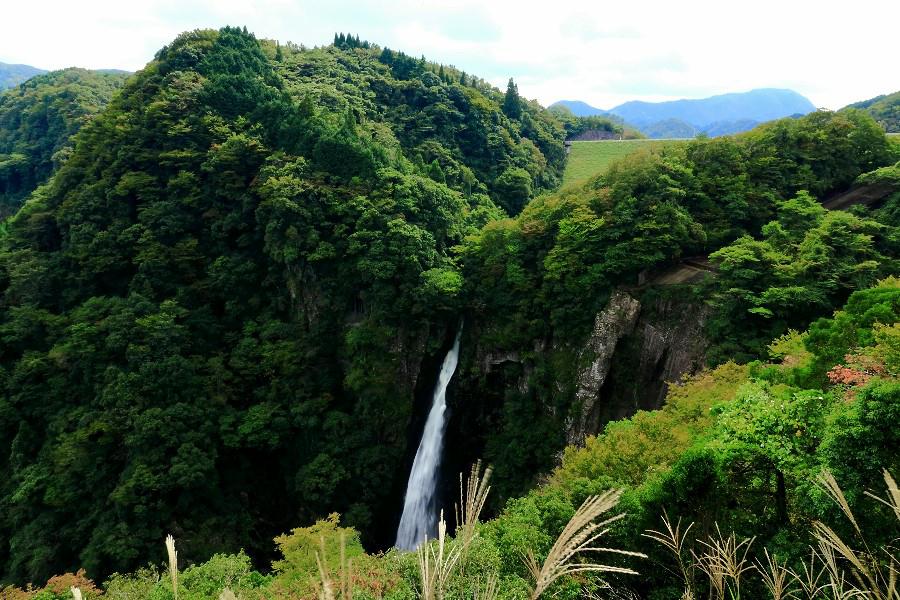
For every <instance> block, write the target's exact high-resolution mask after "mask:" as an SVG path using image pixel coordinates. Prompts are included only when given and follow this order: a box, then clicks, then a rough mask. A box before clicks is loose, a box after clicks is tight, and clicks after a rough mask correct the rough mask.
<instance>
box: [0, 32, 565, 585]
mask: <svg viewBox="0 0 900 600" xmlns="http://www.w3.org/2000/svg"><path fill="white" fill-rule="evenodd" d="M503 102H504V96H503V94H502V93H501V92H499V91H498V90H495V89H493V88H490V87H489V86H487V85H486V84H484V83H483V82H481V81H478V80H473V79H472V78H470V77H468V76H464V74H461V73H458V72H457V71H455V70H452V69H449V68H441V67H440V65H436V64H432V63H426V62H425V61H424V60H418V59H412V58H409V57H407V56H405V55H403V54H401V53H397V52H392V51H389V50H386V49H381V48H377V47H374V46H371V45H368V44H360V43H359V42H358V41H354V43H349V42H346V41H344V43H342V44H340V46H339V47H335V46H330V47H326V48H318V49H312V50H310V49H304V48H300V47H294V46H288V47H281V46H276V44H274V43H270V42H264V43H260V42H258V41H257V40H256V39H255V38H254V37H253V36H252V35H250V34H248V33H247V32H246V30H238V29H233V28H225V29H223V30H221V31H195V32H191V33H186V34H184V35H182V36H180V37H179V38H178V39H177V40H176V41H175V42H173V43H172V44H171V45H169V46H167V47H166V48H163V49H162V50H161V51H160V52H159V53H158V54H157V56H156V59H155V60H154V61H153V62H151V63H150V64H148V65H147V67H146V68H145V69H143V70H142V71H141V72H139V73H137V74H136V75H134V76H133V77H131V78H130V79H129V80H128V81H127V82H126V84H125V86H124V87H123V88H122V90H121V91H120V92H119V93H117V94H115V95H114V97H113V99H112V101H111V103H110V105H109V106H108V107H107V108H106V110H104V111H102V112H101V113H99V114H98V115H96V116H95V117H94V118H92V119H90V120H89V122H88V123H87V125H85V126H84V127H83V128H82V129H81V131H80V132H79V133H78V134H77V136H76V144H75V146H74V149H73V150H72V151H71V155H70V156H69V158H68V159H67V160H66V161H65V163H64V164H63V165H62V167H61V168H60V170H59V171H58V172H57V173H56V174H55V175H54V176H53V178H52V179H51V181H50V183H49V184H48V185H46V186H41V187H39V188H38V189H37V190H36V191H35V192H34V193H32V195H31V197H30V198H29V201H28V202H27V203H25V204H24V206H23V207H22V208H21V209H20V210H19V211H18V212H17V213H16V214H15V215H14V216H13V217H12V218H11V219H10V220H9V222H8V229H7V231H6V233H5V234H4V236H3V237H2V240H0V243H2V251H0V292H2V302H0V335H2V345H0V385H2V388H3V393H2V394H0V473H2V481H0V496H2V500H0V503H2V505H3V506H4V510H3V511H2V514H0V538H2V539H4V540H7V541H8V543H5V544H3V545H0V565H2V574H0V580H3V581H10V580H12V581H19V582H25V581H32V580H33V581H37V580H41V579H46V577H47V576H49V575H50V574H52V573H54V572H61V571H64V570H75V569H77V568H79V567H85V568H87V569H88V571H89V572H91V573H92V574H96V575H99V576H102V575H103V574H108V573H110V572H112V571H114V570H118V571H123V570H127V569H131V568H134V567H135V566H137V565H138V564H141V563H143V562H144V561H145V560H146V557H147V556H153V555H154V553H153V551H152V550H151V549H152V548H155V547H156V546H157V545H158V542H159V539H161V536H162V535H163V534H164V532H172V533H174V534H175V535H176V536H178V537H179V539H180V540H184V542H183V543H182V545H181V547H180V555H181V556H183V557H184V558H185V559H187V560H192V559H193V558H198V557H207V556H209V555H210V554H212V553H213V552H215V551H219V550H223V549H234V548H239V547H243V548H246V549H247V550H248V551H249V552H251V553H252V554H253V555H254V556H255V557H256V558H258V559H260V560H262V561H263V562H266V558H267V556H269V554H270V553H271V551H272V547H271V539H272V537H273V536H274V535H276V534H278V533H281V532H284V531H287V530H288V529H289V528H290V527H292V526H296V525H297V524H302V523H308V522H311V521H312V520H313V519H315V518H317V517H321V516H322V515H325V514H327V513H329V512H331V511H334V510H337V511H340V512H341V513H342V514H343V515H344V517H345V519H346V520H347V522H349V523H354V524H355V525H356V526H358V527H359V528H360V529H361V530H362V531H364V532H365V536H366V537H365V539H366V541H367V542H369V543H377V544H384V543H386V542H387V541H389V540H390V538H391V536H392V535H393V530H394V528H395V524H396V523H395V522H393V523H392V520H393V519H395V515H396V509H397V506H399V504H400V499H399V498H398V495H399V494H401V493H402V486H403V483H404V481H405V476H406V474H407V473H408V467H409V462H410V461H411V460H412V456H411V453H410V448H412V451H414V449H415V448H414V444H412V443H410V442H409V441H408V438H414V437H415V436H417V435H418V433H417V431H416V428H417V427H419V426H420V425H419V424H418V423H417V422H416V421H415V420H414V419H413V413H414V409H415V406H416V399H417V398H419V397H421V396H422V395H423V394H428V393H429V392H430V389H431V386H432V384H433V374H432V372H431V371H432V370H433V369H434V362H435V360H436V357H438V356H440V355H441V354H442V347H443V345H444V343H445V340H446V339H447V334H448V331H449V330H451V329H452V328H453V327H455V326H456V323H457V319H458V313H459V303H460V291H461V287H462V279H461V275H460V273H459V270H458V267H457V264H456V262H457V251H456V250H455V248H456V247H458V246H459V245H461V244H462V243H463V241H464V238H465V237H466V236H467V235H469V234H472V233H475V232H476V231H477V229H478V228H479V227H480V226H481V225H482V224H483V223H485V222H486V221H487V220H489V219H496V218H500V217H502V216H504V213H503V211H502V210H501V209H500V208H498V206H497V204H495V202H494V200H492V198H495V199H496V201H497V203H499V204H502V205H504V206H505V207H506V208H507V210H509V212H510V213H515V212H517V211H518V209H519V208H520V207H521V205H522V204H524V203H525V202H526V201H527V200H528V197H529V196H530V194H531V193H532V191H534V190H540V189H546V188H548V187H551V186H553V185H555V182H556V181H557V180H558V177H559V173H560V172H561V169H562V165H563V161H564V150H563V145H562V140H563V131H562V128H561V127H560V126H559V124H558V123H557V122H556V121H555V119H553V117H552V116H551V115H549V114H548V113H546V111H544V110H543V109H541V108H540V107H538V106H537V105H533V104H530V103H527V102H524V101H523V102H521V105H520V106H519V107H518V108H519V110H518V111H516V113H517V116H516V118H510V117H508V116H507V115H506V114H505V113H504V112H503V111H502V110H501V104H502V103H503ZM506 105H507V106H509V105H510V103H509V102H506ZM390 541H392V540H390Z"/></svg>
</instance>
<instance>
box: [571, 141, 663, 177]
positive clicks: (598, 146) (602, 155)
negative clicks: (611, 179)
mask: <svg viewBox="0 0 900 600" xmlns="http://www.w3.org/2000/svg"><path fill="white" fill-rule="evenodd" d="M680 142H681V140H604V141H600V142H572V150H571V152H569V160H568V162H567V163H566V172H565V173H564V174H563V185H568V184H570V183H578V182H581V181H585V180H586V179H590V178H591V177H593V176H594V175H599V174H601V173H603V172H604V171H606V169H608V168H609V165H611V164H612V163H613V162H615V161H617V160H619V159H620V158H622V157H624V156H628V155H629V154H631V153H632V152H636V151H637V150H640V149H642V148H649V147H651V146H657V147H658V146H660V145H662V144H671V143H680Z"/></svg>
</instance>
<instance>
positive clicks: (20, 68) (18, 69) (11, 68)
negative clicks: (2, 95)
mask: <svg viewBox="0 0 900 600" xmlns="http://www.w3.org/2000/svg"><path fill="white" fill-rule="evenodd" d="M46 72H47V71H45V70H44V69H38V68H37V67H32V66H29V65H11V64H8V63H2V62H0V91H3V90H5V89H6V88H11V87H15V86H17V85H19V84H20V83H22V82H23V81H25V80H27V79H31V78H32V77H34V76H35V75H40V74H41V73H46Z"/></svg>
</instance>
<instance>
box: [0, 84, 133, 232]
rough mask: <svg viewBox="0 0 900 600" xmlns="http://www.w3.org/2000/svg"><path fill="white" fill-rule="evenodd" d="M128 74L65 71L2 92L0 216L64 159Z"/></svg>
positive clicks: (13, 206) (0, 106) (16, 204)
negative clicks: (88, 123)
mask: <svg viewBox="0 0 900 600" xmlns="http://www.w3.org/2000/svg"><path fill="white" fill-rule="evenodd" d="M125 78H126V75H125V74H107V73H101V72H96V71H86V70H84V69H64V70H62V71H54V72H52V73H47V74H45V75H38V76H36V77H33V78H31V79H30V80H28V81H27V82H25V83H23V84H21V85H19V86H18V87H16V88H15V89H11V90H8V91H7V92H5V93H3V94H0V218H4V217H6V216H8V215H10V214H12V213H13V212H15V210H16V209H18V207H19V205H20V204H21V203H22V201H23V200H24V199H25V197H27V196H28V194H30V193H31V192H32V191H33V190H34V189H35V188H36V187H37V186H38V185H40V184H41V183H43V182H45V181H46V180H47V179H48V178H49V177H50V175H51V174H52V173H53V172H54V171H55V170H56V169H57V168H58V167H59V166H60V165H61V164H62V163H64V162H65V160H66V158H67V157H68V155H69V154H70V153H71V151H72V148H73V146H74V140H73V139H72V136H73V135H74V134H75V133H76V132H77V131H78V130H79V129H81V127H83V126H84V125H85V123H87V122H88V121H89V120H90V119H91V118H92V117H93V116H95V115H96V114H97V113H99V112H100V111H101V110H103V109H104V108H105V107H106V105H107V104H109V101H110V100H111V98H112V96H113V94H115V92H116V91H118V90H119V89H120V88H121V87H122V85H123V84H124V82H125Z"/></svg>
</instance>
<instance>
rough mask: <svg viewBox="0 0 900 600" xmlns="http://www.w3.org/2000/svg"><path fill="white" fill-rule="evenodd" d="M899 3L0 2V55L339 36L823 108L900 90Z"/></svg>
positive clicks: (612, 99)
mask: <svg viewBox="0 0 900 600" xmlns="http://www.w3.org/2000/svg"><path fill="white" fill-rule="evenodd" d="M898 23H900V1H897V0H854V2H849V3H848V2H840V3H839V2H836V1H835V0H818V1H815V2H813V1H807V0H777V1H775V0H755V1H754V2H746V1H744V2H737V1H735V0H715V1H706V0H703V1H699V0H698V1H694V0H682V1H680V2H673V1H671V0H659V1H656V0H654V1H649V0H619V1H617V2H609V1H604V0H588V1H584V0H572V1H566V0H558V1H556V2H548V1H547V0H543V1H542V2H530V1H525V0H520V1H507V0H477V1H473V0H446V1H443V2H425V1H422V0H419V1H413V0H397V1H393V0H381V1H378V0H356V1H346V0H329V1H311V0H77V1H74V0H63V1H61V0H29V1H19V0H14V1H13V0H8V1H4V3H3V6H0V62H7V63H24V64H30V65H33V66H36V67H40V68H44V69H58V68H63V67H68V66H79V67H86V68H119V69H125V70H129V71H134V70H137V69H140V68H141V67H143V66H144V65H145V64H146V63H147V62H148V61H149V60H151V59H152V58H153V55H154V53H155V52H156V51H157V50H158V49H159V48H161V47H162V46H164V45H165V44H167V43H168V42H170V41H171V40H172V39H173V38H174V37H175V36H176V35H178V34H179V33H180V32H182V31H185V30H190V29H196V28H210V27H212V28H218V27H221V26H223V25H246V26H247V28H248V29H250V30H251V31H252V32H254V33H255V34H256V35H257V37H261V38H270V39H277V40H279V41H281V42H285V41H292V42H294V43H297V44H303V45H305V46H319V45H324V44H328V43H330V42H331V40H332V39H333V36H334V33H335V32H336V31H345V32H351V33H353V34H355V35H359V36H360V38H361V39H368V40H369V41H371V42H375V43H377V44H379V45H381V46H387V47H390V48H392V49H395V50H402V51H404V52H406V53H407V54H411V55H414V56H420V55H423V54H424V55H425V56H426V57H427V58H428V59H429V60H433V61H435V62H441V63H445V64H452V65H455V66H456V67H458V68H460V69H462V70H464V71H466V72H468V73H473V74H476V75H478V76H480V77H482V78H484V79H486V80H488V81H490V82H492V83H493V84H494V85H496V86H497V87H500V88H505V86H506V81H507V80H508V78H509V77H513V78H514V79H515V81H516V83H517V85H518V87H519V92H520V94H522V95H524V96H526V97H528V98H534V99H537V100H538V101H540V102H541V103H542V104H544V105H545V106H546V105H548V104H550V103H552V102H554V101H556V100H561V99H568V100H583V101H585V102H587V103H589V104H591V105H593V106H597V107H599V108H611V107H613V106H615V105H617V104H619V103H621V102H625V101H627V100H648V101H660V100H671V99H677V98H702V97H705V96H710V95H713V94H719V93H726V92H739V91H746V90H750V89H754V88H760V87H777V88H790V89H794V90H796V91H798V92H800V93H801V94H803V95H805V96H807V97H808V98H809V99H810V100H812V102H813V104H815V105H816V106H819V107H824V108H831V109H837V108H840V107H842V106H845V105H846V104H849V103H851V102H854V101H858V100H863V99H866V98H870V97H873V96H876V95H879V94H884V93H891V92H895V91H898V90H900V69H898V68H897V65H896V58H897V47H898V42H900V39H898V36H900V34H898V28H900V25H898Z"/></svg>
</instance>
